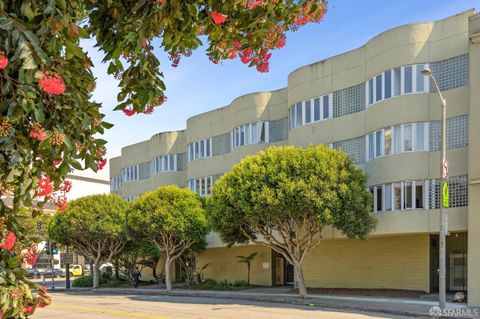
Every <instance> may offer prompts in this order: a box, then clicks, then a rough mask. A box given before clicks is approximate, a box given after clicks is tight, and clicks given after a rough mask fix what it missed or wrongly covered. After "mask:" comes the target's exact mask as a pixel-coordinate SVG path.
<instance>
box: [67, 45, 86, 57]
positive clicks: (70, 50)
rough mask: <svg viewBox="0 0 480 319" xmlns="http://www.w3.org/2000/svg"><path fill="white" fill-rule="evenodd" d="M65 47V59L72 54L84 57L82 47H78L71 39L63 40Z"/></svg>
mask: <svg viewBox="0 0 480 319" xmlns="http://www.w3.org/2000/svg"><path fill="white" fill-rule="evenodd" d="M65 47H66V48H67V59H68V60H70V59H71V58H73V57H74V56H76V57H79V58H81V59H84V58H85V53H83V51H82V49H80V47H79V46H78V45H77V44H76V43H74V42H71V41H66V42H65Z"/></svg>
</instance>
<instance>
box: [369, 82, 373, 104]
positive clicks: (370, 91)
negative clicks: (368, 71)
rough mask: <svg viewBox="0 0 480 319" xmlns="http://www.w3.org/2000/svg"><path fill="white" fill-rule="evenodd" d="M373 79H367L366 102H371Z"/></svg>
mask: <svg viewBox="0 0 480 319" xmlns="http://www.w3.org/2000/svg"><path fill="white" fill-rule="evenodd" d="M373 103H374V102H373V79H370V80H369V81H368V104H373Z"/></svg>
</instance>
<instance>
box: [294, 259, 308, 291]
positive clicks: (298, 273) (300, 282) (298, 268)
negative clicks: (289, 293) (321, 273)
mask: <svg viewBox="0 0 480 319" xmlns="http://www.w3.org/2000/svg"><path fill="white" fill-rule="evenodd" d="M295 278H296V279H297V287H298V293H299V294H300V297H302V298H307V297H308V295H307V287H306V286H305V278H304V277H303V268H302V264H301V263H300V262H298V261H295Z"/></svg>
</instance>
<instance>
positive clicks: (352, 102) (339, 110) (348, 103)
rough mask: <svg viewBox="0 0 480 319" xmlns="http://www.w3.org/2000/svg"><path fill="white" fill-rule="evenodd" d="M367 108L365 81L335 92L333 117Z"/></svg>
mask: <svg viewBox="0 0 480 319" xmlns="http://www.w3.org/2000/svg"><path fill="white" fill-rule="evenodd" d="M364 109H365V83H361V84H358V85H355V86H352V87H349V88H346V89H343V90H339V91H335V92H333V117H339V116H344V115H348V114H352V113H356V112H360V111H363V110H364Z"/></svg>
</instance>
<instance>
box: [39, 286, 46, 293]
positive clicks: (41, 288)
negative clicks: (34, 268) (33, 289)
mask: <svg viewBox="0 0 480 319" xmlns="http://www.w3.org/2000/svg"><path fill="white" fill-rule="evenodd" d="M40 291H41V292H43V293H44V294H46V293H47V286H44V285H42V286H41V287H40Z"/></svg>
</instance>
